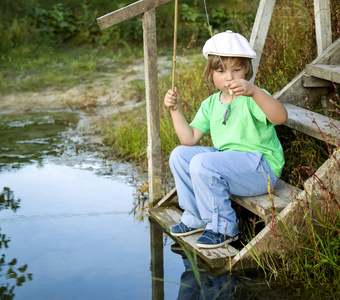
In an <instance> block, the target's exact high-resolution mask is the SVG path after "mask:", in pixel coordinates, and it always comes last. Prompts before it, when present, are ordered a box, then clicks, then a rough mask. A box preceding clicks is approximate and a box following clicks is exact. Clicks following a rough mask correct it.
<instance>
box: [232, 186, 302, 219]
mask: <svg viewBox="0 0 340 300" xmlns="http://www.w3.org/2000/svg"><path fill="white" fill-rule="evenodd" d="M299 192H300V190H299V189H298V188H296V187H294V186H292V185H290V184H287V183H285V182H283V181H278V183H277V185H276V187H275V189H274V193H273V195H272V196H270V195H269V194H264V195H260V196H252V197H241V196H235V195H230V198H231V199H232V200H233V201H234V202H236V203H237V204H239V205H241V206H242V207H245V208H246V209H248V210H250V211H251V212H253V213H254V214H256V215H258V216H259V217H261V218H262V219H264V220H265V221H268V220H270V219H271V217H272V216H273V212H274V211H275V212H277V213H279V212H281V211H282V210H283V209H284V208H285V207H286V206H287V205H288V204H289V203H290V201H291V199H292V197H293V196H294V195H296V194H297V193H299ZM273 209H274V211H273Z"/></svg>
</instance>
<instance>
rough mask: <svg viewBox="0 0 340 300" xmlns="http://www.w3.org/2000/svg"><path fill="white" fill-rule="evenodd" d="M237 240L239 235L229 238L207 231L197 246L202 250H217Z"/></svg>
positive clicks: (197, 242)
mask: <svg viewBox="0 0 340 300" xmlns="http://www.w3.org/2000/svg"><path fill="white" fill-rule="evenodd" d="M237 240H238V235H235V236H229V235H224V234H221V233H216V232H213V231H212V230H210V229H207V230H205V231H204V232H203V234H202V235H201V237H200V238H199V239H198V240H197V241H196V245H197V246H198V247H200V248H217V247H221V246H224V245H225V244H228V243H231V242H233V241H237Z"/></svg>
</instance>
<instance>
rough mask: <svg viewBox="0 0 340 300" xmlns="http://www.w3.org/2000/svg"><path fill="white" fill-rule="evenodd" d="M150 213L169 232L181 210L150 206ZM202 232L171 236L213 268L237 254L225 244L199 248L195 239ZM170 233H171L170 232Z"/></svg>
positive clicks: (178, 218)
mask: <svg viewBox="0 0 340 300" xmlns="http://www.w3.org/2000/svg"><path fill="white" fill-rule="evenodd" d="M150 215H151V217H152V218H154V219H155V220H156V221H157V222H158V223H159V224H160V225H161V226H163V227H164V229H165V230H166V231H167V232H168V233H169V234H170V229H171V227H173V226H175V225H176V224H179V223H180V221H181V217H182V212H181V211H180V210H179V209H178V208H174V207H170V208H155V207H154V208H151V209H150ZM201 234H202V233H196V234H192V235H188V236H186V237H175V236H171V237H172V238H173V239H174V240H178V241H180V242H181V243H183V244H184V245H186V246H187V247H188V248H189V249H190V250H191V251H196V253H197V255H198V256H199V257H200V258H202V259H203V260H204V261H205V262H206V263H208V264H209V265H210V266H212V267H213V268H222V267H224V266H225V265H226V263H227V262H228V261H229V259H230V258H231V257H233V256H235V255H237V254H238V250H237V249H235V248H234V247H232V246H231V245H227V247H219V248H215V249H209V250H207V249H201V248H199V247H197V246H196V240H197V239H198V238H199V237H200V236H201ZM170 235H171V234H170Z"/></svg>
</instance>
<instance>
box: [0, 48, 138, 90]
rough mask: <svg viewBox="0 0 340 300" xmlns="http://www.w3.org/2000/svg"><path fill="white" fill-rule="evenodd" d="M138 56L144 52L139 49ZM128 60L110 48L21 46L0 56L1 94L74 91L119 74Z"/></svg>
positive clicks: (136, 53) (136, 52)
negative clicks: (60, 90) (69, 89)
mask: <svg viewBox="0 0 340 300" xmlns="http://www.w3.org/2000/svg"><path fill="white" fill-rule="evenodd" d="M135 55H142V51H141V50H139V51H138V49H136V51H135ZM126 60H127V59H126V58H125V57H124V56H123V55H122V54H121V55H120V56H119V55H118V56H117V55H115V52H113V51H112V50H110V49H96V48H94V47H92V46H83V47H79V46H75V45H72V44H69V45H66V46H63V47H59V48H54V47H52V46H46V45H45V46H44V45H42V46H41V47H35V46H32V47H28V46H22V47H21V48H18V49H15V50H13V51H11V52H9V53H8V54H6V55H3V56H2V57H1V61H0V62H1V69H0V78H1V82H0V93H2V94H8V93H13V92H26V91H39V90H42V89H45V88H48V87H53V88H58V89H67V88H71V87H74V86H76V85H78V84H81V83H84V82H91V81H93V80H95V79H97V78H101V77H103V76H106V75H109V74H112V73H115V72H117V69H120V68H122V66H124V65H126V64H127V63H129V60H128V61H127V62H126Z"/></svg>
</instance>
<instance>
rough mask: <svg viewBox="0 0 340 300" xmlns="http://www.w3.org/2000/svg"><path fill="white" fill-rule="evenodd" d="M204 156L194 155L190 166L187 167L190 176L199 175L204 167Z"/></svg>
mask: <svg viewBox="0 0 340 300" xmlns="http://www.w3.org/2000/svg"><path fill="white" fill-rule="evenodd" d="M204 157H205V155H204V154H203V153H202V154H198V155H195V156H194V157H193V158H192V160H191V161H190V166H189V171H190V174H201V173H202V172H203V171H204V169H205V167H204V165H205V159H204Z"/></svg>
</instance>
